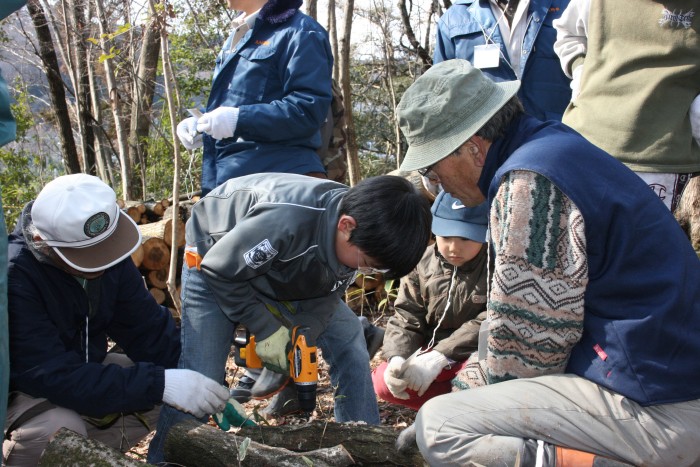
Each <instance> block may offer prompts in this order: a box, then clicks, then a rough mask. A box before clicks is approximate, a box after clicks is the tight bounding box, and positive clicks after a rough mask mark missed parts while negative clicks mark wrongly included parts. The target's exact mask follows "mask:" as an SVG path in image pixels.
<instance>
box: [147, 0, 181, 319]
mask: <svg viewBox="0 0 700 467" xmlns="http://www.w3.org/2000/svg"><path fill="white" fill-rule="evenodd" d="M149 3H150V4H151V6H150V8H151V11H155V5H153V0H150V1H149ZM163 3H164V4H165V0H163ZM164 6H165V5H164ZM161 11H162V12H163V13H161V14H160V15H159V16H158V25H159V31H160V47H161V49H162V51H163V81H164V84H165V99H166V101H167V103H168V111H169V113H170V137H171V141H174V142H175V144H173V159H174V160H173V166H174V167H175V170H174V174H173V204H172V206H170V207H171V208H172V209H171V212H172V213H173V215H172V219H173V220H175V219H177V217H176V215H175V213H179V212H180V208H179V204H178V203H179V201H178V200H179V196H180V167H181V166H182V158H181V157H180V144H178V143H177V128H176V126H175V125H176V123H175V122H176V108H177V106H176V104H175V99H174V97H173V94H176V93H177V83H176V80H175V74H174V73H173V68H172V64H171V63H170V49H169V48H168V29H167V27H166V24H167V21H166V19H165V17H164V16H163V15H164V14H165V12H166V11H167V8H162V9H161ZM173 86H174V87H175V88H174V89H173ZM178 101H179V99H178ZM183 231H184V226H183V227H182V228H181V227H180V225H179V222H173V231H172V238H173V240H172V244H173V245H178V244H179V242H180V241H179V238H178V236H180V235H182V236H183V237H184V235H183ZM178 255H179V250H178V248H174V247H173V248H171V249H170V263H169V272H168V292H169V293H170V298H171V299H172V303H173V305H174V306H175V310H176V312H177V314H176V315H175V318H179V317H180V316H182V306H181V303H180V293H179V290H178V288H177V273H178V267H177V264H178V261H177V260H178Z"/></svg>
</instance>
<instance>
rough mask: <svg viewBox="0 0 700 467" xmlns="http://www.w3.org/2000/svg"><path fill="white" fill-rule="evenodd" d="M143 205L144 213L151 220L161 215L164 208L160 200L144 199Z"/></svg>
mask: <svg viewBox="0 0 700 467" xmlns="http://www.w3.org/2000/svg"><path fill="white" fill-rule="evenodd" d="M143 205H144V206H145V207H146V215H147V216H148V218H149V219H151V220H153V219H155V218H159V217H163V212H164V211H165V208H164V207H163V203H162V202H160V201H153V200H149V201H144V203H143Z"/></svg>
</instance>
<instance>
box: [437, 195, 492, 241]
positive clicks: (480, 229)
mask: <svg viewBox="0 0 700 467" xmlns="http://www.w3.org/2000/svg"><path fill="white" fill-rule="evenodd" d="M430 211H431V212H432V213H433V226H432V230H433V233H434V234H435V235H439V236H441V237H462V238H466V239H468V240H473V241H475V242H481V243H486V230H487V227H488V213H489V207H488V205H487V202H486V201H484V202H483V203H481V204H480V205H478V206H476V207H473V208H470V207H466V206H465V205H463V204H462V202H461V201H460V200H458V199H457V198H453V197H452V196H451V195H450V194H449V193H447V192H445V191H442V192H440V194H439V195H438V197H437V198H435V201H434V202H433V207H432V208H431V209H430Z"/></svg>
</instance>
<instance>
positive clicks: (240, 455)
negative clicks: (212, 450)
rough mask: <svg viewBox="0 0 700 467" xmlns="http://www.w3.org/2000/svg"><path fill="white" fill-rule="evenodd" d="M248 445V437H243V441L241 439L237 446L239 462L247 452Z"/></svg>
mask: <svg viewBox="0 0 700 467" xmlns="http://www.w3.org/2000/svg"><path fill="white" fill-rule="evenodd" d="M248 446H250V438H244V439H243V441H241V444H240V446H238V460H239V462H243V459H245V456H246V454H247V453H248Z"/></svg>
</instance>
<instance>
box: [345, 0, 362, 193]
mask: <svg viewBox="0 0 700 467" xmlns="http://www.w3.org/2000/svg"><path fill="white" fill-rule="evenodd" d="M354 10H355V1H354V0H347V2H346V4H345V11H344V14H345V28H344V30H343V38H342V39H341V40H340V87H341V88H342V89H343V104H344V106H345V124H346V128H347V132H348V178H349V179H350V186H354V185H356V184H357V182H359V181H360V179H361V178H362V174H361V173H360V159H359V156H358V151H357V135H356V133H355V122H354V119H353V113H354V112H353V109H352V89H351V87H350V35H351V33H352V15H353V12H354Z"/></svg>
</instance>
